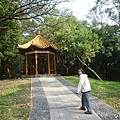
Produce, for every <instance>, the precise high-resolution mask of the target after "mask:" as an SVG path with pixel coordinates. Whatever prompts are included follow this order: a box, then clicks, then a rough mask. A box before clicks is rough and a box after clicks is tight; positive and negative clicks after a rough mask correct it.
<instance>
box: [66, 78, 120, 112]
mask: <svg viewBox="0 0 120 120" xmlns="http://www.w3.org/2000/svg"><path fill="white" fill-rule="evenodd" d="M64 78H65V79H66V80H68V81H70V82H71V83H72V84H74V85H76V86H77V85H78V80H79V78H78V76H77V77H76V76H64ZM89 80H90V83H91V87H92V90H91V94H92V95H94V96H96V97H98V98H99V99H101V100H102V101H104V102H106V103H107V104H109V105H110V106H112V107H113V108H114V109H116V110H117V111H119V112H120V82H113V81H99V80H96V79H92V78H89Z"/></svg>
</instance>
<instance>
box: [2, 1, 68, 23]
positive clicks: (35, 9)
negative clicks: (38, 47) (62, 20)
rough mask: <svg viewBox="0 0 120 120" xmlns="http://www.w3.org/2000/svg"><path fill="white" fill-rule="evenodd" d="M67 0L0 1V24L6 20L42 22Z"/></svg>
mask: <svg viewBox="0 0 120 120" xmlns="http://www.w3.org/2000/svg"><path fill="white" fill-rule="evenodd" d="M68 1H69V0H16V1H12V0H4V1H3V0H0V11H2V12H1V13H0V23H1V22H4V21H6V20H13V19H14V20H27V19H35V20H42V19H43V18H44V17H45V16H46V15H56V16H58V15H60V14H58V13H56V14H55V12H54V10H55V7H56V6H57V5H58V4H60V3H62V2H68Z"/></svg>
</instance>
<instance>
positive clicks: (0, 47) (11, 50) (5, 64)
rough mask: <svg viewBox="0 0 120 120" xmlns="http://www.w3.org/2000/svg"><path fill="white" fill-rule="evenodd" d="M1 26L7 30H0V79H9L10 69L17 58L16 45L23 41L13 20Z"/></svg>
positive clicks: (18, 27) (17, 23)
mask: <svg viewBox="0 0 120 120" xmlns="http://www.w3.org/2000/svg"><path fill="white" fill-rule="evenodd" d="M2 24H3V25H5V26H7V28H4V29H1V28H0V33H1V37H0V54H1V58H0V61H1V67H0V74H1V76H0V79H2V78H3V77H4V76H5V77H6V78H11V76H12V75H11V69H10V68H11V67H12V64H13V63H14V60H15V58H16V57H17V56H18V51H17V45H18V43H19V42H20V41H22V40H23V37H22V35H21V31H20V25H19V22H17V21H15V20H8V21H6V22H4V23H2Z"/></svg>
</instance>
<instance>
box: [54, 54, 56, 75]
mask: <svg viewBox="0 0 120 120" xmlns="http://www.w3.org/2000/svg"><path fill="white" fill-rule="evenodd" d="M54 74H56V56H55V55H54Z"/></svg>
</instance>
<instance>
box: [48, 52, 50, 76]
mask: <svg viewBox="0 0 120 120" xmlns="http://www.w3.org/2000/svg"><path fill="white" fill-rule="evenodd" d="M48 74H50V54H49V53H48Z"/></svg>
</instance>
